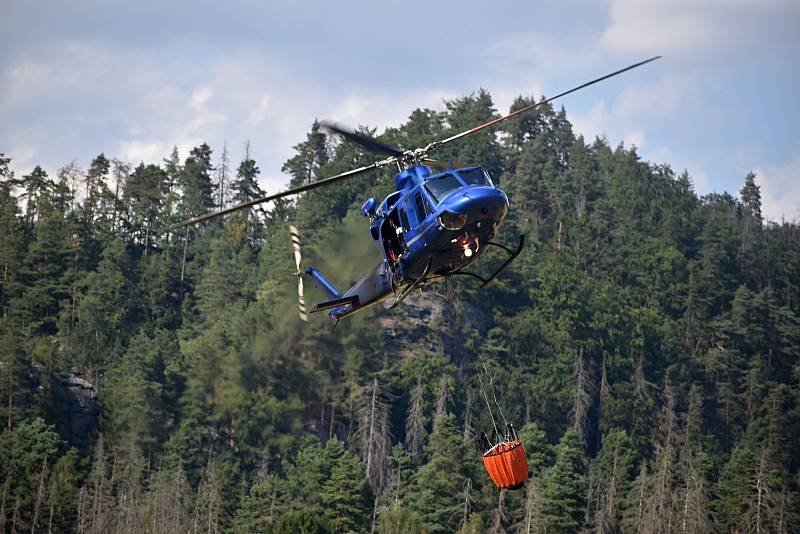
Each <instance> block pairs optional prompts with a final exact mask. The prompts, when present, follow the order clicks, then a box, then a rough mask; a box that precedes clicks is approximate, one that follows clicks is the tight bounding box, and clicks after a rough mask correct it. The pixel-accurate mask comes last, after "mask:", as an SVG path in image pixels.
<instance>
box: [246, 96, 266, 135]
mask: <svg viewBox="0 0 800 534" xmlns="http://www.w3.org/2000/svg"><path fill="white" fill-rule="evenodd" d="M268 110H269V93H265V94H264V95H263V96H262V97H261V98H260V99H259V101H258V104H257V105H256V107H255V109H254V110H253V111H252V112H251V113H250V116H249V117H248V120H247V122H248V124H249V125H250V127H251V128H255V127H256V126H258V125H259V124H261V123H262V122H264V119H265V118H266V117H267V111H268Z"/></svg>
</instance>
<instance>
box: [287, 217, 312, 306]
mask: <svg viewBox="0 0 800 534" xmlns="http://www.w3.org/2000/svg"><path fill="white" fill-rule="evenodd" d="M289 233H290V234H291V236H292V249H293V250H294V263H295V267H296V268H297V270H296V271H295V272H294V273H292V274H294V275H295V276H297V309H298V312H299V315H300V319H301V320H303V321H308V311H307V310H306V299H305V297H304V295H303V273H302V271H300V261H301V260H302V259H303V256H302V255H301V254H300V232H299V231H298V230H297V228H296V227H294V226H289Z"/></svg>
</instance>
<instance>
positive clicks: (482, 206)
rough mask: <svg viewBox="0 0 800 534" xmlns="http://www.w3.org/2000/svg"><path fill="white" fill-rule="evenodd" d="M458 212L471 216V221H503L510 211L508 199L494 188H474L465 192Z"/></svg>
mask: <svg viewBox="0 0 800 534" xmlns="http://www.w3.org/2000/svg"><path fill="white" fill-rule="evenodd" d="M459 204H461V205H460V206H458V211H459V212H460V213H463V214H467V215H469V218H470V220H471V221H479V220H483V219H493V220H495V221H498V222H500V221H502V220H503V218H505V216H506V212H507V211H508V197H506V195H505V193H503V192H502V191H500V190H499V189H495V188H493V187H473V188H470V189H468V190H467V191H464V193H463V200H462V202H459Z"/></svg>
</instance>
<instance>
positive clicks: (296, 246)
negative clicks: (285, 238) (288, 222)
mask: <svg viewBox="0 0 800 534" xmlns="http://www.w3.org/2000/svg"><path fill="white" fill-rule="evenodd" d="M289 233H290V234H291V236H292V249H293V250H294V263H295V268H296V269H297V272H298V273H299V272H300V261H301V260H302V259H303V256H302V255H301V254H300V232H298V231H297V228H295V227H294V226H290V227H289Z"/></svg>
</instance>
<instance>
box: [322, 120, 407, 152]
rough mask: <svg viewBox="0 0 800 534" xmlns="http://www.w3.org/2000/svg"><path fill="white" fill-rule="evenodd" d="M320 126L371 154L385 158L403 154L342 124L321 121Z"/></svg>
mask: <svg viewBox="0 0 800 534" xmlns="http://www.w3.org/2000/svg"><path fill="white" fill-rule="evenodd" d="M320 126H322V127H323V128H325V129H326V130H329V131H331V132H334V133H337V134H339V135H341V136H342V137H344V138H345V139H347V140H348V141H352V142H353V143H356V144H357V145H361V146H363V147H364V148H366V149H367V150H369V151H371V152H377V153H378V154H384V155H386V156H400V155H402V154H403V151H402V150H400V149H399V148H395V147H393V146H389V145H386V144H384V143H381V142H380V141H377V140H375V139H373V138H371V137H369V136H368V135H364V134H362V133H358V132H356V131H355V130H353V129H352V128H348V127H347V126H344V125H342V124H339V123H337V122H331V121H322V122H320Z"/></svg>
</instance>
